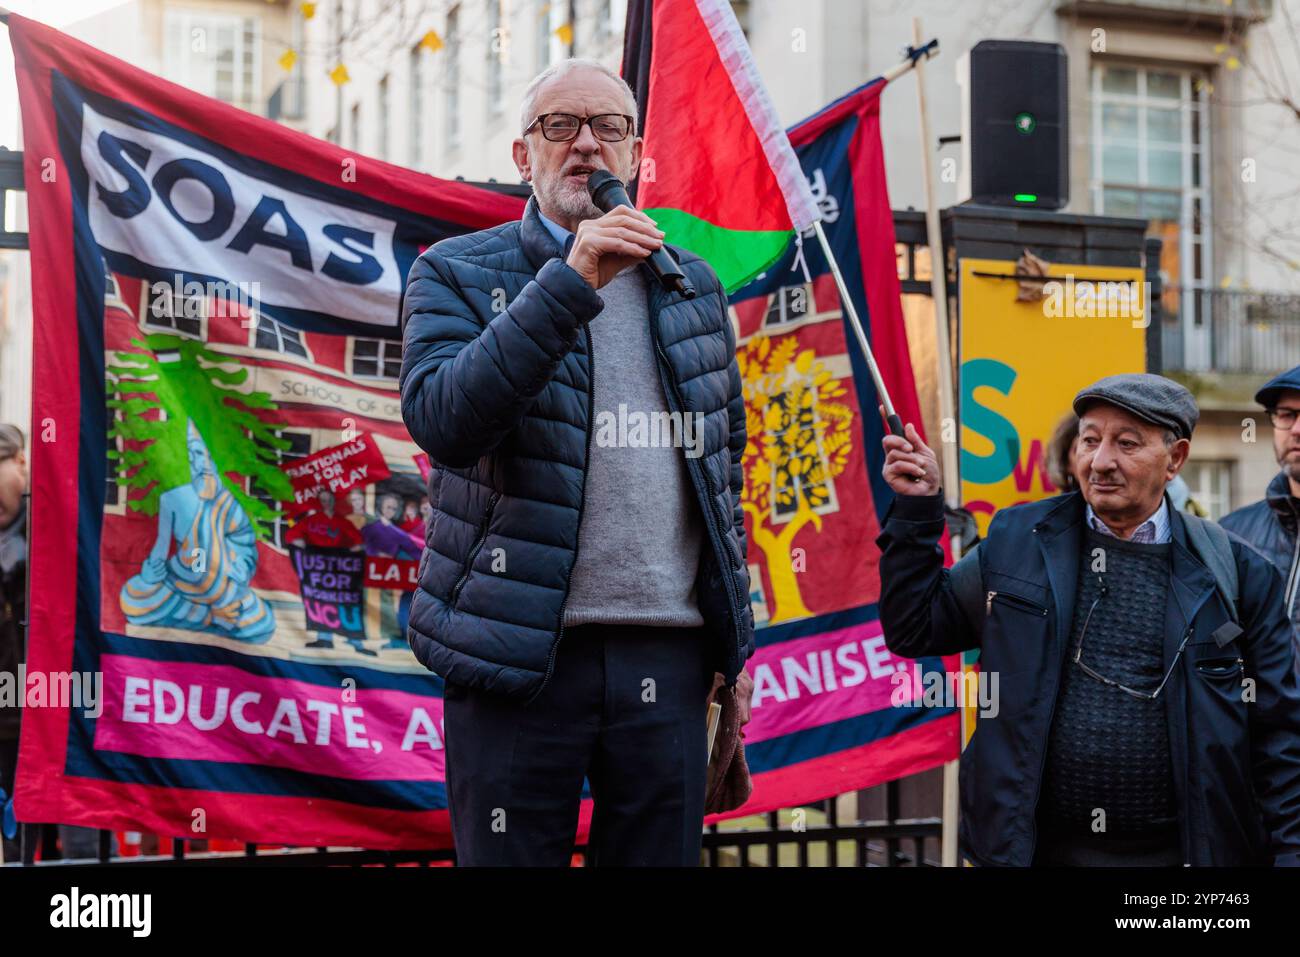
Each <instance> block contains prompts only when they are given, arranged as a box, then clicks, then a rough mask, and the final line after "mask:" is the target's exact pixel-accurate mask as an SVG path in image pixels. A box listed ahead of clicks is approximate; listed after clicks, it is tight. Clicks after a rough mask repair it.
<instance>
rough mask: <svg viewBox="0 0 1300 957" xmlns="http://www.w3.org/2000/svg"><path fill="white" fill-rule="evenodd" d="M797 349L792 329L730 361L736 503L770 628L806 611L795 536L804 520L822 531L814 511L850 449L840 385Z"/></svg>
mask: <svg viewBox="0 0 1300 957" xmlns="http://www.w3.org/2000/svg"><path fill="white" fill-rule="evenodd" d="M799 346H800V344H799V339H798V336H797V334H796V333H793V332H791V333H787V334H785V335H783V336H780V337H778V339H777V340H775V342H774V341H773V339H771V338H770V337H768V336H755V337H754V338H753V339H751V340H750V341H749V343H748V344H747V345H746V346H745V348H744V349H742V350H740V352H739V354H738V355H737V356H736V361H737V364H738V365H739V367H740V375H741V380H742V382H743V385H744V393H745V413H746V414H745V419H746V425H747V427H748V437H749V441H748V443H747V444H746V446H745V455H744V459H743V460H742V467H743V468H744V470H745V489H744V492H743V494H742V495H741V506H742V507H743V508H744V510H745V512H746V513H747V514H748V515H749V516H750V517H751V519H752V523H751V524H752V533H751V535H750V539H751V540H752V541H753V542H754V544H755V545H757V546H758V547H759V548H760V549H762V551H763V556H764V558H765V559H766V564H767V576H768V580H769V582H770V583H771V586H772V596H771V598H772V605H771V609H770V612H771V613H770V616H769V619H768V620H769V622H771V623H776V622H781V621H790V620H792V619H795V618H804V617H807V616H809V615H811V614H812V612H811V611H809V610H808V607H807V606H806V605H805V604H804V600H803V596H802V594H801V593H800V590H799V578H798V574H799V571H801V569H800V568H798V567H796V566H797V563H796V562H795V560H794V556H793V554H792V549H793V546H794V539H795V536H796V535H798V534H799V532H800V531H802V530H803V528H804V527H805V526H807V525H808V524H809V523H811V524H812V525H813V527H814V528H816V529H817V531H819V532H820V531H821V528H822V517H821V515H820V514H819V513H818V511H817V510H818V509H819V508H821V507H822V506H825V505H827V504H828V503H829V502H830V496H831V480H832V479H834V478H835V477H836V476H838V475H840V474H841V473H842V472H843V471H844V468H845V466H846V464H847V463H848V457H849V451H850V448H851V442H850V435H851V433H850V430H849V426H850V424H851V422H852V419H853V410H852V408H850V406H848V405H847V404H845V403H843V402H838V401H835V400H836V399H837V398H838V397H839V396H842V395H844V394H845V391H846V390H845V387H844V386H843V385H842V384H841V382H840V381H839V380H838V379H837V378H835V376H834V375H833V374H832V373H831V372H830V370H829V369H827V368H826V366H825V364H824V363H822V362H821V361H820V360H819V359H818V358H817V356H816V354H815V353H814V352H813V350H812V349H800V347H799Z"/></svg>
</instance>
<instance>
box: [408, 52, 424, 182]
mask: <svg viewBox="0 0 1300 957" xmlns="http://www.w3.org/2000/svg"><path fill="white" fill-rule="evenodd" d="M410 60H411V81H410V82H411V85H410V89H409V90H408V91H407V93H408V95H409V96H410V98H411V122H410V127H411V146H410V151H411V155H410V165H411V169H419V168H420V167H422V166H423V165H424V48H423V47H422V46H420V44H418V43H417V44H416V45H415V46H413V47H411V56H410Z"/></svg>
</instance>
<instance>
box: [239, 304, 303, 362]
mask: <svg viewBox="0 0 1300 957" xmlns="http://www.w3.org/2000/svg"><path fill="white" fill-rule="evenodd" d="M251 325H252V327H253V348H255V349H270V350H271V351H272V352H283V353H285V354H286V355H294V356H301V357H302V358H304V359H310V358H311V356H309V355H308V354H307V347H306V345H304V344H303V341H302V333H301V332H299V331H298V330H297V329H295V328H293V327H292V326H286V325H285V324H284V323H281V322H276V321H275V320H274V319H272V318H271V317H270V316H266V315H263V314H262V313H260V312H254V313H253V321H252V323H251Z"/></svg>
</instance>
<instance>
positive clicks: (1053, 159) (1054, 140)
mask: <svg viewBox="0 0 1300 957" xmlns="http://www.w3.org/2000/svg"><path fill="white" fill-rule="evenodd" d="M957 84H958V86H960V87H961V90H962V98H961V170H960V173H959V176H958V181H957V201H958V202H961V203H965V202H972V203H982V204H985V205H989V206H1030V207H1035V208H1038V209H1060V208H1061V207H1062V206H1064V205H1065V204H1066V203H1068V202H1069V201H1070V150H1069V147H1070V123H1069V114H1068V113H1067V106H1066V101H1067V96H1066V94H1067V88H1066V58H1065V50H1064V49H1063V48H1062V47H1061V45H1060V44H1059V43H1036V42H1031V41H1027V40H981V41H980V42H979V43H977V44H975V46H973V47H971V48H970V50H968V51H966V53H964V54H962V56H961V59H960V60H958V61H957Z"/></svg>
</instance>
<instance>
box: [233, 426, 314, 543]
mask: <svg viewBox="0 0 1300 957" xmlns="http://www.w3.org/2000/svg"><path fill="white" fill-rule="evenodd" d="M275 435H276V438H280V439H287V440H288V442H289V447H288V448H287V449H277V448H271V452H272V454H273V455H274V456H275V460H276V463H277V464H278V465H284V463H285V462H289V461H292V460H293V459H300V458H303V457H305V456H307V455H310V454H311V435H310V434H309V433H307V432H289V431H284V430H281V431H278V432H276V433H275ZM253 441H255V442H257V443H258V444H259V445H262V446H263V447H264V448H265V447H266V445H265V443H264V442H262V441H261V440H259V439H254V440H253ZM244 481H245V483H246V484H245V486H244V488H245V490H246V491H247V492H248V494H249V495H251V496H252V497H253V498H255V499H257V500H258V501H259V502H261V503H262V504H263V505H265V506H266V507H267V508H271V509H276V510H281V509H283V508H284V505H285V503H284V502H281V501H279V500H278V499H275V498H272V497H271V496H270V495H267V494H266V492H265V491H264V490H263V489H262V486H260V485H258V484H256V483H255V482H254V481H253V480H252V479H251V478H250V479H245V480H244ZM288 528H289V523H288V522H286V521H285V520H284V518H283V517H281V518H277V519H276V520H275V525H274V527H273V529H272V531H271V542H272V543H273V544H274V545H275V547H276V548H284V547H285V545H284V533H285V531H286V530H287V529H288Z"/></svg>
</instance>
